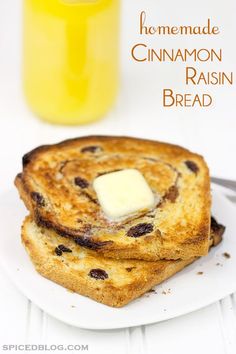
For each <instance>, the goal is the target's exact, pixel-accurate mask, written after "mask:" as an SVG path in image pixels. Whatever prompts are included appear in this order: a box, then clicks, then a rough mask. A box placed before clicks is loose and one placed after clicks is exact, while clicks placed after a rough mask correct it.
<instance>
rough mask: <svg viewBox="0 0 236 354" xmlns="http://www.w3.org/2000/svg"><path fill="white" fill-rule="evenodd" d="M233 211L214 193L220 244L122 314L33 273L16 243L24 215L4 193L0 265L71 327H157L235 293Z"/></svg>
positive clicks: (13, 196) (235, 218) (14, 197)
mask: <svg viewBox="0 0 236 354" xmlns="http://www.w3.org/2000/svg"><path fill="white" fill-rule="evenodd" d="M235 211H236V209H235V207H234V206H233V205H232V204H231V203H230V202H229V201H228V200H227V199H226V198H225V197H224V196H223V194H221V193H220V192H216V191H215V190H214V191H213V215H214V216H215V217H216V218H217V219H218V220H219V222H222V223H223V224H224V225H226V233H225V235H224V241H223V242H222V243H221V244H220V245H219V246H218V247H217V248H215V249H213V250H212V251H211V252H210V254H209V255H208V256H206V257H204V258H202V259H199V260H198V261H197V262H195V263H194V264H192V265H190V266H189V267H187V268H186V269H184V270H183V271H181V272H180V273H178V274H176V275H175V276H173V277H172V278H171V279H169V280H167V281H165V282H164V283H162V284H161V285H159V286H157V287H156V292H157V293H150V294H148V295H144V296H142V297H141V298H139V299H137V300H135V301H133V302H132V303H130V304H129V305H127V306H125V307H124V308H121V309H114V308H110V307H108V306H105V305H102V304H99V303H96V302H95V301H93V300H90V299H88V298H85V297H83V296H80V295H78V294H75V293H71V292H69V291H68V290H66V289H64V288H63V287H61V286H59V285H57V284H54V283H53V282H51V281H49V280H47V279H44V278H43V277H41V276H40V275H39V274H38V273H36V271H35V270H34V267H33V265H32V264H31V262H30V260H29V258H28V255H27V254H26V252H25V250H24V248H23V247H22V245H21V241H20V226H21V223H22V220H23V218H24V216H25V214H26V210H25V209H24V207H23V206H22V202H20V200H19V197H18V195H17V192H16V191H10V192H7V193H4V194H2V195H1V199H0V215H1V225H0V226H1V237H0V261H1V263H2V265H3V266H4V268H5V269H6V271H7V273H8V274H9V276H10V277H11V279H12V280H13V282H14V283H15V284H16V285H17V287H18V288H19V290H20V291H21V292H22V293H23V294H25V295H26V296H27V297H28V298H29V299H30V300H31V301H33V302H34V303H35V304H36V305H38V306H39V307H40V308H41V309H43V310H44V311H46V312H47V313H49V314H50V315H52V316H54V317H56V318H57V319H59V320H61V321H63V322H66V323H68V324H70V325H74V326H77V327H81V328H89V329H114V328H123V327H131V326H138V325H144V324H149V323H154V322H159V321H163V320H167V319H170V318H173V317H176V316H180V315H183V314H186V313H189V312H191V311H194V310H197V309H199V308H202V307H204V306H207V305H209V304H210V303H213V302H215V301H217V300H219V299H221V298H223V297H225V296H227V295H228V294H231V293H232V292H234V291H236V276H235V275H236V274H235V273H236V272H235V269H236V238H235V234H236V212H235ZM224 252H228V253H230V255H231V258H230V259H226V258H225V257H224V256H223V255H222V254H223V253H224ZM217 264H218V265H217ZM198 272H203V274H202V275H199V274H197V273H198ZM169 289H170V290H169ZM164 293H165V294H164Z"/></svg>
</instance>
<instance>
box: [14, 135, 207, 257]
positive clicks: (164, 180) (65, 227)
mask: <svg viewBox="0 0 236 354" xmlns="http://www.w3.org/2000/svg"><path fill="white" fill-rule="evenodd" d="M124 168H136V169H138V170H140V172H141V173H142V174H143V175H144V177H145V178H146V180H147V182H148V183H149V185H150V186H151V188H152V189H153V191H154V193H158V194H159V195H161V198H162V202H161V203H160V204H159V205H157V206H156V208H155V209H154V210H152V211H146V212H145V211H144V212H142V213H140V214H136V215H133V216H131V217H130V218H128V219H127V220H125V221H122V222H119V223H114V222H113V223H112V222H110V221H109V220H107V219H106V218H105V217H104V215H103V214H102V212H101V209H100V206H99V203H98V201H97V198H96V194H95V191H94V190H93V188H92V181H93V179H94V178H95V177H97V176H98V175H99V174H102V173H107V172H111V171H114V170H119V169H124ZM76 177H79V178H80V179H81V178H82V179H83V181H85V182H86V183H85V185H86V187H84V186H82V187H81V186H79V185H76V183H75V178H76ZM15 184H16V186H17V188H18V190H19V193H20V196H21V198H22V199H23V201H24V202H25V204H26V206H27V208H28V209H29V210H30V212H31V213H32V215H33V217H34V220H35V221H36V223H37V224H38V225H39V226H43V227H46V228H49V229H52V230H54V231H56V232H57V233H59V234H60V235H62V236H65V237H69V238H71V239H74V241H75V242H76V243H77V244H79V245H80V246H83V247H86V248H89V249H93V250H96V252H97V253H100V254H101V255H104V256H106V257H112V258H117V259H119V258H125V259H134V258H135V259H143V260H148V261H155V260H158V259H179V258H181V259H189V258H191V257H195V256H201V255H205V254H206V253H207V252H208V241H209V234H210V204H211V198H210V178H209V171H208V168H207V165H206V163H205V162H204V160H203V158H202V157H201V156H199V155H197V154H194V153H191V152H190V151H188V150H186V149H183V148H181V147H179V146H175V145H170V144H165V143H160V142H155V141H150V140H142V139H135V138H128V137H104V136H90V137H83V138H78V139H72V140H67V141H64V142H62V143H59V144H56V145H47V146H41V147H39V148H37V149H35V150H33V151H31V152H30V153H28V154H26V155H25V156H24V158H23V171H22V173H20V174H18V175H17V177H16V179H15ZM140 224H141V225H142V224H151V225H152V227H153V231H152V232H149V233H148V234H144V235H142V236H140V237H136V236H137V234H138V233H136V234H135V233H134V237H129V236H128V231H129V230H130V229H131V228H133V227H136V226H137V225H140ZM138 227H139V226H138ZM138 236H139V235H138Z"/></svg>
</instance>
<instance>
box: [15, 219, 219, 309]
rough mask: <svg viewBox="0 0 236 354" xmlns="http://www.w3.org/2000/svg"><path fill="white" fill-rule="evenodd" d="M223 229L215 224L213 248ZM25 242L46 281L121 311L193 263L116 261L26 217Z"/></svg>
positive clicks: (212, 236) (36, 266)
mask: <svg viewBox="0 0 236 354" xmlns="http://www.w3.org/2000/svg"><path fill="white" fill-rule="evenodd" d="M223 232H224V227H223V226H222V225H219V224H217V223H216V221H215V222H214V228H213V229H212V233H211V238H210V241H209V244H210V245H212V246H213V245H217V244H218V243H219V242H220V241H221V238H222V234H223ZM22 242H23V244H24V245H25V248H26V250H27V252H28V254H29V256H30V258H31V260H32V262H33V264H34V265H35V268H36V270H37V271H38V272H39V273H40V274H41V275H43V276H44V277H46V278H48V279H50V280H52V281H54V282H56V283H58V284H60V285H62V286H64V287H65V288H68V289H70V290H72V291H75V292H77V293H79V294H81V295H84V296H88V297H90V298H92V299H93V300H96V301H98V302H101V303H103V304H106V305H109V306H114V307H121V306H124V305H126V304H127V303H129V302H130V301H131V300H133V299H135V298H137V297H139V296H141V295H142V294H144V293H145V292H146V291H148V290H150V289H151V288H152V287H153V286H155V285H157V284H159V283H161V282H162V281H164V280H165V279H167V278H169V277H170V276H172V275H173V274H175V273H177V272H178V271H180V270H181V269H183V268H184V267H185V266H187V265H188V264H190V263H192V262H193V261H194V260H196V258H190V259H187V260H175V261H168V260H159V261H156V262H147V261H141V260H116V259H112V258H104V257H102V256H100V255H97V254H95V252H93V251H91V250H88V249H85V248H83V247H80V246H76V245H75V243H74V242H73V240H71V239H69V238H64V237H61V236H59V235H58V234H56V233H55V231H53V230H49V229H45V228H42V227H39V226H37V225H36V223H35V222H34V221H33V219H32V218H31V217H27V218H26V219H25V221H24V223H23V226H22Z"/></svg>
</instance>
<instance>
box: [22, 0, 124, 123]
mask: <svg viewBox="0 0 236 354" xmlns="http://www.w3.org/2000/svg"><path fill="white" fill-rule="evenodd" d="M119 5H120V4H119V0H24V21H23V22H24V25H23V81H24V92H25V96H26V99H27V102H28V104H29V106H30V107H31V109H32V111H34V112H35V113H36V114H37V115H38V116H40V117H41V118H42V119H44V120H47V121H49V122H51V123H57V124H83V123H87V122H90V121H94V120H96V119H98V118H100V117H102V116H103V115H104V114H105V113H106V112H107V111H108V110H109V109H110V108H111V106H112V104H113V103H114V100H115V98H116V94H117V88H118V76H119V70H118V67H119V50H118V47H119V45H118V42H119Z"/></svg>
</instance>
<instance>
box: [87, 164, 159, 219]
mask: <svg viewBox="0 0 236 354" xmlns="http://www.w3.org/2000/svg"><path fill="white" fill-rule="evenodd" d="M93 187H94V189H95V192H96V193H97V197H98V200H99V203H100V205H101V208H102V210H103V211H104V213H105V214H106V216H107V217H108V218H110V219H113V220H117V219H119V218H122V217H125V216H128V215H130V214H133V213H135V212H137V211H140V210H146V209H151V208H153V207H154V206H155V204H156V203H155V198H154V195H153V193H152V190H151V188H150V187H149V185H148V184H147V182H146V180H145V178H144V177H143V175H142V174H141V173H140V172H139V171H138V170H135V169H125V170H121V171H117V172H111V173H107V174H105V175H102V176H99V177H97V178H95V180H94V182H93Z"/></svg>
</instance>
